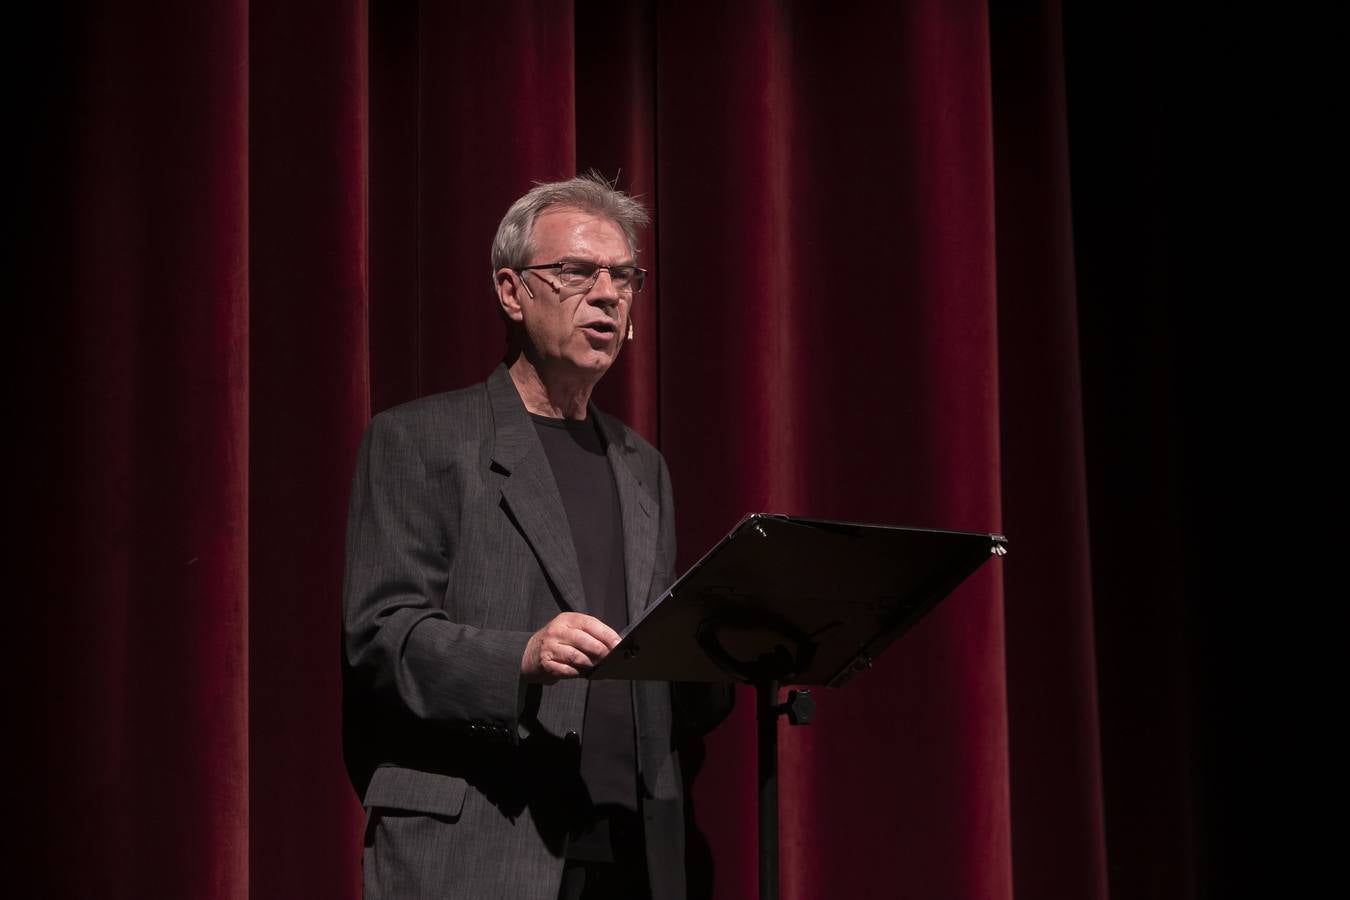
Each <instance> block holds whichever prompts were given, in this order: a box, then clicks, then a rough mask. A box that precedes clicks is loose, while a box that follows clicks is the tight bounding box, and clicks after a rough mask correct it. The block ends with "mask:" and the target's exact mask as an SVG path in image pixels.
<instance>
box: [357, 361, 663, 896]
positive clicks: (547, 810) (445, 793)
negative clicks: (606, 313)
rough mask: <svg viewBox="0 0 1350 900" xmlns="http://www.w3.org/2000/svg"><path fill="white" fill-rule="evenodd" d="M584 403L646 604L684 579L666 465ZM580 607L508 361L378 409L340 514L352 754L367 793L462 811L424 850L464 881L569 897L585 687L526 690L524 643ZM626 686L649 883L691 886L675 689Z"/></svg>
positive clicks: (566, 546)
mask: <svg viewBox="0 0 1350 900" xmlns="http://www.w3.org/2000/svg"><path fill="white" fill-rule="evenodd" d="M591 414H592V415H595V416H596V417H597V418H598V421H599V424H600V428H601V430H602V432H603V434H604V437H605V440H606V443H607V445H608V455H609V461H610V466H611V468H612V469H613V472H614V480H615V484H616V485H617V488H618V494H619V500H620V506H621V510H622V515H623V532H624V566H625V571H626V576H627V582H628V585H627V586H628V607H629V615H630V616H632V617H636V616H637V615H638V614H639V613H640V612H641V611H642V609H643V608H644V607H645V606H646V605H647V604H648V603H649V602H651V601H653V600H655V599H656V598H657V597H658V596H660V594H661V592H662V591H663V590H664V589H665V588H666V587H667V586H668V585H669V584H670V582H671V581H672V580H673V575H674V565H675V519H674V509H673V506H672V498H671V488H670V478H669V475H668V473H667V471H666V465H665V461H664V460H663V459H662V458H661V455H660V453H659V452H657V451H656V450H655V449H654V448H653V447H652V446H651V445H650V444H648V443H647V442H646V441H644V440H643V439H642V438H641V437H639V436H638V435H637V434H635V433H634V432H633V431H631V430H629V429H628V428H627V427H626V426H624V425H623V424H622V423H621V422H619V421H618V420H616V419H614V418H611V417H610V416H607V415H605V414H603V413H600V412H599V411H598V410H596V409H595V408H594V407H591ZM586 609H587V608H586V598H585V596H583V592H582V582H581V574H580V571H579V568H578V564H577V559H576V553H575V550H574V549H573V544H572V537H571V531H570V528H569V525H568V521H567V515H566V512H565V511H564V509H563V505H562V500H561V497H560V496H559V493H558V489H557V486H556V484H555V482H554V479H553V473H552V470H551V468H550V466H549V462H548V459H547V458H546V456H545V455H544V451H543V447H542V446H541V445H540V443H539V439H538V436H537V435H536V433H535V428H534V424H533V422H532V421H531V419H530V418H529V415H528V413H527V412H526V410H525V407H524V405H523V403H522V402H521V399H520V396H519V394H518V393H517V392H516V389H515V386H514V384H513V383H512V381H511V378H510V376H509V374H508V373H507V371H506V369H505V367H500V368H498V369H497V370H496V371H495V372H493V374H492V376H491V377H490V378H489V379H488V380H487V382H486V383H485V384H480V385H476V386H474V387H470V388H466V389H464V390H459V391H454V392H451V393H446V394H438V395H435V396H432V397H426V398H423V399H421V400H416V401H414V402H412V403H408V404H405V405H403V406H399V407H397V408H395V409H392V410H389V411H387V412H384V413H381V414H380V415H378V416H376V417H375V418H374V419H373V420H372V421H371V423H370V426H369V427H368V429H367V431H366V434H365V437H364V439H363V441H362V444H361V450H360V455H359V457H358V461H357V466H356V475H355V478H354V482H353V486H352V497H351V506H350V511H349V518H348V530H347V560H346V580H345V588H344V596H343V639H344V640H343V650H344V743H345V749H346V754H347V765H348V770H349V772H350V774H351V778H352V783H353V784H354V785H355V787H356V789H357V791H358V793H359V794H360V795H361V799H362V802H363V804H364V805H365V806H366V808H367V810H372V809H375V810H377V811H386V810H398V811H407V812H414V813H422V814H426V815H430V816H435V817H438V818H439V819H440V820H441V821H442V822H444V823H446V824H447V825H449V826H450V827H452V828H453V829H454V830H453V832H451V834H452V836H453V839H451V840H448V841H442V842H438V845H437V848H436V849H435V851H434V856H435V858H434V859H427V860H426V863H425V864H426V865H430V866H438V867H445V868H444V872H446V873H447V874H448V876H449V877H450V878H452V879H453V883H454V885H455V887H456V889H457V893H456V896H459V895H461V893H462V896H466V897H469V896H472V897H512V898H516V897H520V898H526V897H537V898H540V900H553V898H555V897H556V896H557V891H558V886H559V881H560V878H561V872H562V864H563V856H564V853H565V850H566V830H567V825H568V820H567V810H568V809H569V808H570V807H573V806H574V805H575V804H576V803H577V797H578V792H579V791H581V789H582V787H581V782H580V780H579V777H578V774H577V764H578V759H579V746H580V741H582V740H584V739H585V736H584V735H583V734H582V721H583V713H584V707H585V697H586V685H585V683H584V682H583V681H579V680H570V681H563V682H559V683H558V684H555V685H551V686H547V687H541V686H531V687H530V688H529V689H528V690H525V691H521V690H520V689H519V677H520V659H521V654H522V653H523V651H524V647H525V642H526V640H527V639H528V638H529V636H530V635H531V634H532V633H533V632H534V631H536V630H538V629H539V628H541V627H542V626H543V625H545V624H546V623H547V622H548V621H549V620H550V619H552V618H553V617H554V616H556V615H557V614H558V613H559V612H560V611H563V610H576V611H580V612H585V611H586ZM633 695H634V713H635V719H636V724H637V732H638V765H639V789H640V790H641V791H642V793H643V804H642V807H643V813H644V816H645V826H646V835H647V848H648V849H647V854H648V864H649V867H650V869H651V873H652V880H653V889H654V892H655V893H654V897H655V898H661V900H664V898H676V897H683V896H684V892H685V889H684V819H683V812H682V808H681V794H682V791H681V784H680V774H679V765H678V760H677V756H676V752H675V749H674V740H673V738H674V735H673V733H672V696H671V687H670V685H668V684H665V683H659V682H636V683H634V685H633ZM429 855H433V854H430V853H429ZM461 886H462V892H461V891H459V888H460V887H461Z"/></svg>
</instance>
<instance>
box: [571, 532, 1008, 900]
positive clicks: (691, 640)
mask: <svg viewBox="0 0 1350 900" xmlns="http://www.w3.org/2000/svg"><path fill="white" fill-rule="evenodd" d="M1006 552H1007V540H1006V539H1005V538H1004V537H1003V535H1001V534H984V533H977V532H963V531H940V530H936V529H929V528H901V527H896V526H890V525H861V524H856V523H850V522H827V521H823V520H818V519H802V518H796V517H793V516H780V515H770V514H766V513H754V514H751V515H748V516H746V517H745V518H744V519H742V520H741V521H740V522H739V523H737V525H736V527H735V528H733V529H732V530H731V532H730V533H729V534H728V535H727V536H726V537H724V538H722V540H721V541H719V542H718V543H717V545H716V546H714V547H713V548H712V549H711V550H709V551H708V552H707V553H706V554H704V556H703V558H702V559H700V560H699V561H698V562H697V563H696V564H695V565H694V566H693V568H691V569H690V570H689V571H688V572H686V573H685V574H684V575H682V576H681V577H680V579H679V580H678V581H676V582H675V583H674V584H673V585H671V587H670V588H669V589H668V590H667V591H666V593H665V594H664V595H662V597H661V598H660V600H658V601H657V602H656V603H655V604H653V605H652V606H650V607H648V608H647V610H646V612H644V613H643V614H642V616H640V617H639V618H638V619H637V620H636V621H634V622H632V623H631V624H630V625H629V626H628V628H626V629H625V630H624V632H623V634H622V635H621V640H620V641H619V644H618V646H617V647H615V648H614V650H613V651H611V652H610V654H609V656H607V657H606V658H605V659H604V660H603V661H601V663H600V664H599V665H597V666H596V667H595V669H594V670H593V671H592V673H591V676H590V677H592V678H624V679H632V680H653V681H703V682H735V681H741V682H747V683H749V684H753V685H754V686H755V696H756V709H757V718H758V728H757V730H758V741H757V748H756V758H757V768H758V775H759V779H758V780H759V896H760V900H776V898H777V897H778V717H779V716H780V715H786V716H787V717H788V721H789V722H791V723H792V724H793V725H805V724H807V723H809V722H810V721H811V715H812V712H813V711H814V708H815V704H814V701H813V700H812V698H811V696H810V692H809V691H805V690H803V691H789V692H788V699H787V701H786V702H784V703H779V701H778V691H779V686H780V685H781V684H784V683H787V684H796V685H827V686H829V687H838V686H839V685H842V684H844V683H845V682H846V681H848V680H849V679H850V678H852V677H853V676H855V675H857V674H858V673H859V672H861V671H863V670H865V669H867V668H868V667H869V666H871V665H872V662H873V661H874V660H875V659H876V658H877V657H878V656H879V655H880V654H881V652H882V651H883V650H885V649H886V647H887V646H889V645H890V643H891V642H892V641H894V640H895V639H896V638H897V637H899V636H900V635H901V634H903V633H904V632H905V631H906V630H908V629H909V627H910V626H911V625H913V624H914V623H915V622H917V621H918V620H919V619H920V618H922V617H923V615H924V614H925V613H927V612H928V611H929V610H931V609H932V608H933V607H934V606H936V605H937V604H938V602H939V601H941V600H942V598H944V597H946V596H947V595H948V594H949V593H950V592H951V591H952V589H953V588H955V587H956V586H957V585H958V584H960V583H961V582H962V581H964V580H965V578H966V577H967V576H968V575H970V574H971V573H972V572H974V571H975V570H976V569H977V568H979V567H980V565H981V564H982V563H983V562H984V561H985V560H986V559H988V558H989V557H990V556H1003V555H1004V554H1005V553H1006Z"/></svg>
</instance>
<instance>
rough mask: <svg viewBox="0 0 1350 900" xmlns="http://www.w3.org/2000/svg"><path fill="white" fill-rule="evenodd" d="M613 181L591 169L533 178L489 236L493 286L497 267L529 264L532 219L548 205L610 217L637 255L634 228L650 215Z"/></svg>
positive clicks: (629, 247)
mask: <svg viewBox="0 0 1350 900" xmlns="http://www.w3.org/2000/svg"><path fill="white" fill-rule="evenodd" d="M614 184H615V182H612V181H610V180H609V179H607V178H605V176H603V175H601V174H600V173H599V172H597V171H595V170H594V169H592V170H591V171H589V172H587V173H586V174H584V175H578V176H577V177H576V178H569V179H567V180H566V181H551V182H547V183H544V182H536V183H535V185H534V187H533V188H531V189H530V191H529V193H527V194H526V195H525V196H523V197H521V198H520V199H519V200H517V201H516V202H515V203H512V204H511V208H510V209H508V210H507V211H506V215H505V216H503V217H502V223H501V224H500V225H498V226H497V236H496V237H495V238H493V239H492V283H493V288H494V289H495V288H496V284H497V270H498V269H503V268H506V269H518V268H520V267H521V266H527V265H529V264H530V256H531V255H532V254H533V253H534V246H533V243H532V241H531V237H532V235H533V232H534V220H535V219H537V218H539V214H540V213H542V212H543V211H544V210H546V209H548V208H549V207H551V206H571V207H574V208H576V209H579V210H581V211H582V212H587V213H591V214H592V215H597V216H604V217H605V218H606V219H611V220H613V221H614V223H615V224H617V225H618V226H619V229H620V230H621V231H623V236H624V238H625V239H626V240H627V241H628V249H629V251H630V252H631V253H632V254H633V258H634V259H637V254H638V245H637V236H638V231H639V230H640V229H641V228H642V227H643V226H644V225H646V224H647V223H648V222H650V221H651V217H650V216H649V215H648V214H647V208H646V207H645V206H643V205H642V203H641V202H640V201H638V200H636V199H634V198H633V197H631V196H629V195H628V194H625V193H624V192H623V191H620V190H618V189H616V188H615V187H614ZM550 262H552V260H550Z"/></svg>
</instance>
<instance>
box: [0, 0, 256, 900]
mask: <svg viewBox="0 0 1350 900" xmlns="http://www.w3.org/2000/svg"><path fill="white" fill-rule="evenodd" d="M247 22H248V19H247V7H246V5H245V4H244V3H243V2H242V0H241V2H237V3H217V4H214V5H212V6H210V7H207V8H193V9H191V10H189V9H184V8H181V7H179V6H177V5H175V4H142V5H137V6H133V7H131V8H124V7H123V6H121V5H115V4H91V5H90V6H89V7H88V8H87V10H85V15H84V16H83V17H82V18H80V19H79V20H78V21H77V22H73V23H63V26H64V27H66V28H67V29H68V30H67V31H66V35H67V39H68V41H69V43H68V44H67V47H68V49H69V51H70V52H71V53H72V59H71V60H70V64H71V65H72V66H73V67H74V70H73V71H72V72H69V73H66V74H67V77H69V78H70V79H71V84H72V92H71V98H70V99H71V103H72V106H71V108H70V109H69V111H68V113H69V115H70V116H71V117H72V119H73V125H72V127H71V128H70V131H69V134H70V138H71V141H72V145H71V147H70V150H69V155H68V156H66V155H64V154H63V155H61V156H59V157H57V159H58V160H59V161H60V162H61V163H63V164H66V165H68V167H66V168H63V169H62V170H61V171H58V172H53V173H52V174H53V175H55V176H57V177H59V178H60V179H62V180H63V181H65V182H66V183H67V185H68V187H69V197H70V201H71V204H72V207H71V208H70V209H67V210H63V211H61V212H60V213H58V214H57V215H59V216H60V217H61V219H62V225H61V226H60V228H59V229H58V230H57V231H55V232H53V234H52V237H53V242H52V244H51V245H49V246H44V247H40V248H36V249H37V251H38V253H39V257H38V258H34V259H28V260H21V261H20V265H28V266H32V267H33V268H34V270H35V271H36V272H38V273H39V274H37V275H35V276H33V277H32V278H31V281H30V283H31V284H33V285H35V286H36V288H37V296H36V297H35V298H31V299H30V302H43V301H46V302H56V303H59V304H62V308H60V309H59V310H51V311H44V312H43V314H45V315H49V316H51V317H52V318H51V321H55V322H59V324H60V326H61V330H60V332H59V333H56V334H53V335H51V337H52V338H53V343H52V345H51V347H50V348H49V353H50V356H48V357H46V365H45V366H44V369H45V370H46V371H47V372H48V373H49V378H48V379H47V380H46V381H45V383H44V384H42V385H41V386H39V385H37V384H36V383H30V384H29V385H26V386H25V390H27V391H33V392H41V395H42V396H43V398H44V405H45V406H47V407H48V409H49V411H51V410H55V413H54V416H53V422H52V425H53V426H54V427H52V429H51V431H50V432H49V433H48V434H46V435H44V436H45V437H46V438H47V439H48V440H49V441H50V443H46V444H42V445H38V446H34V447H32V449H33V452H34V454H35V456H36V457H38V459H39V468H38V469H37V470H36V471H37V472H38V473H41V474H43V475H45V476H46V479H45V481H44V483H43V484H42V486H41V488H40V489H39V490H38V491H37V492H36V496H37V498H38V502H39V504H40V509H42V510H45V511H46V512H40V513H39V515H40V517H41V518H40V519H39V521H42V522H43V523H44V524H46V525H47V527H48V528H49V529H50V531H48V532H47V533H46V534H45V535H42V536H39V537H37V540H36V542H35V543H36V550H37V553H38V556H37V561H39V566H40V568H39V570H38V573H37V584H38V585H39V586H40V587H41V592H40V594H39V595H38V598H32V599H30V598H29V597H26V596H25V597H23V598H22V599H21V600H20V603H22V604H25V605H26V604H28V603H34V602H41V603H44V604H46V606H47V609H46V610H45V621H44V625H45V631H44V632H43V633H39V634H36V635H34V634H27V635H24V637H25V647H26V649H25V650H23V651H21V652H22V653H24V654H25V655H28V654H31V656H32V662H34V663H36V668H35V669H30V670H29V677H28V678H27V679H25V682H26V684H25V689H27V690H33V691H38V692H43V693H44V694H45V702H44V703H43V713H44V720H45V729H44V731H43V733H42V734H41V736H40V738H39V740H40V741H41V746H42V751H41V755H42V763H43V765H44V768H45V774H46V778H45V785H44V788H45V789H44V790H43V791H42V797H41V801H42V803H43V806H44V808H45V811H46V814H45V845H46V847H45V849H46V853H45V856H44V857H43V858H39V859H27V860H24V871H23V872H21V873H20V878H21V879H22V878H23V877H24V876H25V875H29V874H32V867H40V872H39V873H38V874H37V877H38V879H39V882H40V883H42V884H43V888H42V890H40V891H38V892H37V893H35V894H33V895H34V896H40V895H46V896H107V897H144V896H164V897H173V896H194V897H237V896H241V895H243V894H244V893H246V892H247V890H248V780H249V760H248V752H247V751H248V745H247V734H248V731H247V720H248V675H249V672H248V656H247V654H248V619H249V606H248V600H249V597H248V565H249V560H248V528H249V506H248V411H249V399H250V392H249V381H248V376H249V370H248V352H249V344H248V341H249V305H248V299H249V298H248V281H247V277H248V207H247V188H248V166H247V140H248V116H247V114H248V80H247V50H248V41H247ZM43 269H54V270H55V269H60V270H65V271H64V273H63V274H62V275H60V276H57V277H58V278H59V279H61V281H62V282H63V283H64V285H65V286H67V287H68V291H69V293H68V294H65V295H64V296H59V295H58V296H55V297H53V296H50V295H46V296H44V295H45V293H46V291H45V288H46V287H48V285H49V282H48V281H47V278H46V275H45V273H42V270H43ZM27 476H28V473H24V475H23V477H25V478H26V477H27ZM39 598H40V599H39ZM19 777H20V778H25V777H27V776H26V773H19ZM40 823H43V819H38V820H36V823H35V824H38V827H42V824H40ZM71 848H78V857H77V858H75V859H72V858H70V857H69V856H68V855H67V854H68V853H69V851H70V849H71ZM166 848H169V850H170V851H171V852H165V849H166Z"/></svg>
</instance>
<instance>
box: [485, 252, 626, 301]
mask: <svg viewBox="0 0 1350 900" xmlns="http://www.w3.org/2000/svg"><path fill="white" fill-rule="evenodd" d="M568 265H573V266H574V265H586V266H595V274H594V275H592V276H591V280H590V283H589V284H587V285H586V286H584V287H581V286H579V285H566V284H553V283H552V282H551V281H548V280H547V279H545V283H546V284H548V286H549V287H551V288H553V289H554V290H555V291H557V292H558V293H559V294H561V293H562V292H563V288H568V289H569V290H570V292H571V293H572V294H584V293H586V292H587V291H589V290H590V289H591V288H593V287H595V285H596V284H597V283H598V282H599V281H600V270H601V269H603V270H604V271H605V272H607V273H609V278H610V281H611V282H612V281H613V280H614V271H613V270H614V269H632V270H633V276H634V277H633V279H632V283H636V286H635V287H629V288H626V289H625V288H615V290H616V291H618V292H619V293H621V294H640V293H642V288H643V285H644V284H645V283H646V281H647V275H648V272H647V270H646V269H644V268H642V267H641V266H635V265H631V264H629V263H615V264H614V265H611V266H602V265H600V264H599V263H593V262H591V261H590V260H588V259H563V260H559V261H558V262H551V263H535V264H534V265H532V266H518V267H512V269H511V271H513V272H515V273H516V275H518V276H519V277H520V284H521V286H522V287H524V288H525V293H527V294H529V295H530V299H531V300H533V299H534V291H532V290H530V286H529V284H527V283H526V281H525V273H526V272H531V271H534V270H535V269H561V268H562V267H563V266H568Z"/></svg>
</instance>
